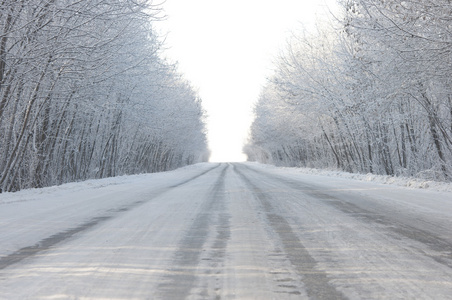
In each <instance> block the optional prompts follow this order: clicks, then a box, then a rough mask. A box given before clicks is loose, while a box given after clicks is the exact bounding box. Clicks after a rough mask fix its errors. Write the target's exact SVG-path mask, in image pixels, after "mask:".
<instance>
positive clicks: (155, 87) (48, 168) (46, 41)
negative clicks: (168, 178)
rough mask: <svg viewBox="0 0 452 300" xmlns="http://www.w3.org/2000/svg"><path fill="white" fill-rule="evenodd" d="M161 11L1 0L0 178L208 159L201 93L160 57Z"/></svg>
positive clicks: (14, 185) (91, 174) (44, 178)
mask: <svg viewBox="0 0 452 300" xmlns="http://www.w3.org/2000/svg"><path fill="white" fill-rule="evenodd" d="M157 13H158V7H156V6H154V5H153V4H152V1H146V0H140V1H130V0H107V1H105V0H82V1H72V0H53V1H49V0H32V1H3V2H1V3H0V132H2V134H1V135H0V188H2V189H3V190H6V191H14V190H18V189H21V188H25V187H40V186H46V185H51V184H59V183H63V182H68V181H74V180H82V179H86V178H101V177H106V176H115V175H120V174H131V173H139V172H153V171H161V170H167V169H171V168H176V167H179V166H182V165H185V164H189V163H194V162H198V161H202V160H205V159H206V155H207V154H206V153H207V146H206V138H205V128H204V122H203V118H204V112H203V110H202V108H201V105H200V99H199V97H198V95H197V94H196V92H194V90H193V88H192V87H191V86H190V85H189V84H188V83H187V82H186V81H185V80H184V79H183V78H182V77H181V75H180V74H178V73H177V72H176V71H175V66H174V65H171V64H169V63H167V62H165V61H164V60H163V59H161V58H160V51H161V50H160V49H161V45H160V42H159V41H158V38H157V36H156V35H155V33H154V31H153V29H152V20H154V19H155V14H157ZM188 137H191V139H189V138H188Z"/></svg>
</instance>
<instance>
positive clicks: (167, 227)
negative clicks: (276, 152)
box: [0, 163, 452, 300]
mask: <svg viewBox="0 0 452 300" xmlns="http://www.w3.org/2000/svg"><path fill="white" fill-rule="evenodd" d="M309 172H310V174H309ZM314 172H315V171H306V170H300V169H296V168H277V167H274V166H268V165H260V164H254V163H242V164H208V163H205V164H198V165H194V166H189V167H186V168H182V169H178V170H174V171H171V172H164V173H156V174H143V175H134V176H122V177H117V178H108V179H102V180H89V181H86V182H80V183H71V184H65V185H61V186H57V187H50V188H44V189H30V190H24V191H20V192H17V193H4V194H0V299H8V300H9V299H184V298H185V299H215V298H222V299H308V298H315V297H318V298H323V299H332V298H334V299H345V298H349V299H376V298H378V299H396V298H397V299H403V298H413V299H414V298H416V299H448V298H449V299H450V295H452V234H451V231H450V228H452V197H451V193H450V192H444V191H442V192H441V191H436V190H433V189H418V188H412V187H409V188H408V187H402V186H399V185H395V184H382V183H378V182H374V181H361V180H355V179H351V178H345V177H344V176H342V175H341V174H340V176H333V175H334V172H328V173H326V174H325V175H320V174H313V173H314Z"/></svg>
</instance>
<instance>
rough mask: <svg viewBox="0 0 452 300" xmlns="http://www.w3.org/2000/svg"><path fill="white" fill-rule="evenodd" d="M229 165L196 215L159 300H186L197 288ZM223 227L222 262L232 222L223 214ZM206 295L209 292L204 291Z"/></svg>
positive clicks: (217, 251)
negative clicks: (198, 273) (201, 263)
mask: <svg viewBox="0 0 452 300" xmlns="http://www.w3.org/2000/svg"><path fill="white" fill-rule="evenodd" d="M228 168H229V165H227V166H225V167H224V168H223V170H222V171H221V173H220V176H219V177H218V179H217V181H216V182H215V184H214V186H213V189H212V192H211V196H209V199H207V201H206V203H205V204H204V205H203V206H202V208H201V212H200V213H199V214H198V215H197V216H196V218H195V220H194V221H193V223H192V225H191V227H190V228H189V229H188V230H187V232H186V233H185V235H184V238H183V239H182V240H181V241H180V243H179V245H178V248H177V250H176V252H175V255H174V258H173V263H172V265H173V266H175V267H174V268H171V269H169V270H167V271H168V272H169V274H167V275H166V276H165V277H164V279H163V282H161V283H160V284H159V286H158V298H159V299H185V298H186V297H187V296H189V294H190V291H191V290H192V289H193V288H194V287H195V286H196V282H197V274H196V272H195V271H196V268H197V267H198V265H199V264H200V262H201V254H202V252H203V248H204V245H205V244H206V241H207V239H208V236H209V232H210V230H211V229H210V228H211V227H212V225H213V217H214V216H213V212H214V211H218V210H221V208H223V207H224V193H223V192H224V189H225V174H226V171H227V170H228ZM219 221H220V224H219V226H218V228H217V237H216V240H215V243H214V246H213V247H214V248H215V249H214V251H215V252H214V254H216V255H217V257H216V259H217V260H218V259H222V258H223V257H224V254H225V252H224V251H225V250H224V249H225V248H226V243H227V240H228V239H229V237H230V232H229V231H228V229H229V219H228V217H227V216H226V215H224V214H223V215H221V214H220V220H219ZM203 292H204V293H205V292H207V291H203Z"/></svg>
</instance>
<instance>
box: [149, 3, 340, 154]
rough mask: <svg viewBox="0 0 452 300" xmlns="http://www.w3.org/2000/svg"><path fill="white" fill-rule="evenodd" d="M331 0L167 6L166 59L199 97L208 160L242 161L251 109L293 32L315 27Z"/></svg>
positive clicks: (160, 25) (162, 24) (164, 25)
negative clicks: (176, 65)
mask: <svg viewBox="0 0 452 300" xmlns="http://www.w3.org/2000/svg"><path fill="white" fill-rule="evenodd" d="M334 2H335V0H277V1H269V0H228V1H225V0H223V1H220V0H166V1H165V2H164V3H163V5H162V8H163V9H164V11H165V14H166V16H167V18H166V20H164V21H160V22H157V24H156V26H157V30H159V31H160V32H162V33H165V32H168V35H167V39H166V47H168V48H169V49H168V51H167V56H168V57H169V58H170V59H171V60H172V61H178V63H179V71H180V72H182V73H183V74H185V77H186V78H187V79H188V80H189V81H190V82H191V83H192V84H193V85H194V87H195V88H197V89H198V90H199V94H200V96H201V98H202V101H203V105H204V108H205V109H206V111H207V113H208V116H209V119H208V124H207V126H208V130H209V135H208V138H209V147H210V149H211V151H212V156H211V159H210V160H211V161H243V160H245V159H246V157H245V155H243V153H242V147H243V144H244V143H245V141H246V139H247V136H248V129H249V126H250V125H251V122H252V107H253V103H255V101H256V100H257V99H258V96H259V93H260V90H261V87H262V86H263V85H264V84H265V79H266V77H268V76H269V75H271V68H272V61H273V60H274V58H275V57H276V55H277V54H278V52H279V51H280V50H281V49H284V46H285V43H286V40H287V38H288V37H289V36H290V31H291V30H296V29H299V28H300V27H301V26H302V25H301V23H302V24H303V25H304V26H306V27H310V26H313V23H314V20H315V18H316V15H317V16H319V15H322V14H325V13H326V12H327V8H326V4H327V3H328V5H331V4H332V3H334Z"/></svg>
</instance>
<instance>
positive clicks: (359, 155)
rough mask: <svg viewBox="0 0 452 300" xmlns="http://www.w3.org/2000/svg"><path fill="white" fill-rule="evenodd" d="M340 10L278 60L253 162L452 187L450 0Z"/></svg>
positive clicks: (264, 98)
mask: <svg viewBox="0 0 452 300" xmlns="http://www.w3.org/2000/svg"><path fill="white" fill-rule="evenodd" d="M341 4H342V8H343V14H341V17H340V18H338V19H336V20H335V21H334V22H330V23H329V24H322V26H319V27H318V29H317V32H315V33H311V34H308V33H302V34H297V35H296V36H294V37H293V39H292V40H291V42H290V43H289V45H288V47H287V49H286V51H285V52H284V54H283V55H281V57H280V58H279V60H278V63H277V65H276V71H275V73H274V75H273V77H272V78H271V79H269V80H268V82H267V84H266V86H265V88H264V89H263V90H262V93H261V96H260V99H259V101H258V103H257V104H256V107H255V115H256V119H255V121H254V123H253V125H252V129H251V135H250V139H249V142H248V144H247V145H246V146H245V149H244V151H245V152H246V153H247V155H248V158H249V160H256V161H260V162H268V163H273V164H277V165H286V166H305V167H313V168H329V169H340V170H344V171H348V172H359V173H375V174H383V175H400V176H402V175H403V176H415V177H420V178H426V179H436V180H444V181H451V180H452V90H451V87H452V35H451V34H450V32H451V29H452V4H451V2H450V1H446V0H426V1H392V0H356V1H355V0H344V1H342V3H341ZM338 20H339V21H338Z"/></svg>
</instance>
